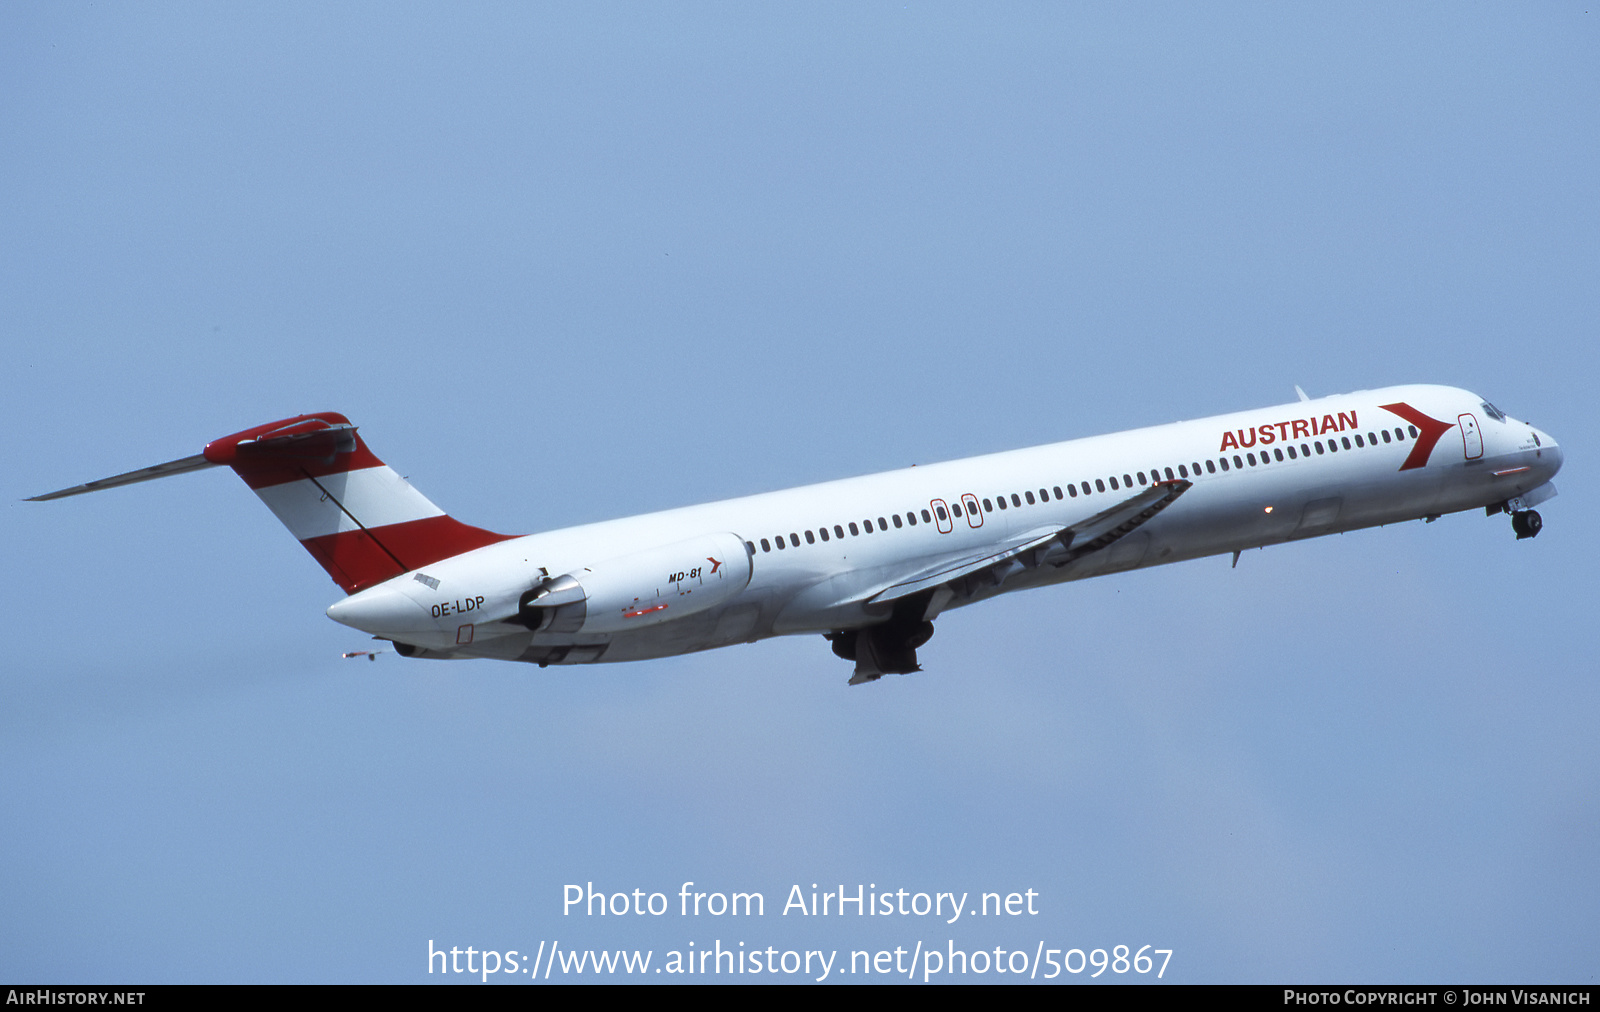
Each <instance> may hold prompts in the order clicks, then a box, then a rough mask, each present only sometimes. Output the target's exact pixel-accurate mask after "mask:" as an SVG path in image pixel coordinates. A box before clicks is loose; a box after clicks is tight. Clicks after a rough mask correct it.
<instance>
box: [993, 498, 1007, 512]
mask: <svg viewBox="0 0 1600 1012" xmlns="http://www.w3.org/2000/svg"><path fill="white" fill-rule="evenodd" d="M995 501H996V502H998V503H999V504H1000V508H1001V509H1006V508H1007V507H1006V497H1005V496H1003V495H1002V496H997V497H996V498H995Z"/></svg>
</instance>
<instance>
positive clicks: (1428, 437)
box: [1378, 401, 1456, 471]
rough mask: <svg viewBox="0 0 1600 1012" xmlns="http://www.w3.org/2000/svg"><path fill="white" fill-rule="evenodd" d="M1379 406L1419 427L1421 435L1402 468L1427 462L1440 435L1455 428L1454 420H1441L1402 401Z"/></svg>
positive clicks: (1419, 465) (1405, 468)
mask: <svg viewBox="0 0 1600 1012" xmlns="http://www.w3.org/2000/svg"><path fill="white" fill-rule="evenodd" d="M1378 407H1380V408H1382V409H1383V410H1385V411H1391V412H1393V413H1395V414H1397V415H1399V416H1400V417H1401V418H1404V419H1405V420H1406V421H1408V422H1410V423H1411V424H1412V425H1415V426H1416V427H1417V431H1418V432H1419V433H1421V435H1419V436H1417V441H1416V442H1415V443H1413V444H1412V445H1411V453H1410V454H1409V455H1407V457H1406V462H1405V463H1404V464H1401V465H1400V470H1402V471H1409V470H1411V469H1412V468H1414V467H1422V466H1423V465H1425V464H1427V462H1428V457H1429V456H1430V455H1431V454H1432V453H1433V448H1434V447H1435V446H1437V445H1438V444H1439V437H1440V436H1442V435H1444V434H1445V433H1446V432H1449V431H1450V430H1451V429H1453V428H1455V427H1456V425H1455V423H1454V422H1441V421H1439V419H1437V418H1432V417H1429V416H1428V415H1425V414H1423V413H1422V412H1420V411H1418V410H1417V409H1416V408H1414V407H1412V406H1411V405H1409V404H1407V403H1406V402H1405V401H1401V402H1400V403H1399V404H1380V405H1378Z"/></svg>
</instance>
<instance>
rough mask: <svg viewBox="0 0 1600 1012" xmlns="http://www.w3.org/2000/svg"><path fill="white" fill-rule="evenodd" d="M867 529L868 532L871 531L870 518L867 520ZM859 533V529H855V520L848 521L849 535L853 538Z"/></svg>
mask: <svg viewBox="0 0 1600 1012" xmlns="http://www.w3.org/2000/svg"><path fill="white" fill-rule="evenodd" d="M867 531H868V532H869V533H870V532H871V531H872V521H871V520H868V521H867ZM860 534H861V531H860V530H859V529H857V527H856V525H855V521H853V520H852V521H851V522H850V536H851V537H852V538H854V537H859V536H860Z"/></svg>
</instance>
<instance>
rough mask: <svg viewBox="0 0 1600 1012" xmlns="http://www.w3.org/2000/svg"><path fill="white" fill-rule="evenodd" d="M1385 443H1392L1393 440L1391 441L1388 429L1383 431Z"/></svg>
mask: <svg viewBox="0 0 1600 1012" xmlns="http://www.w3.org/2000/svg"><path fill="white" fill-rule="evenodd" d="M1383 441H1384V442H1385V443H1388V442H1391V440H1390V439H1389V430H1388V429H1384V430H1383Z"/></svg>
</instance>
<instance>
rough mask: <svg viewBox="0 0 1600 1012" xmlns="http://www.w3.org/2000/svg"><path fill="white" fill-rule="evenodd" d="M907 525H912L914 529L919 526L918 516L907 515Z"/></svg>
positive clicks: (913, 514)
mask: <svg viewBox="0 0 1600 1012" xmlns="http://www.w3.org/2000/svg"><path fill="white" fill-rule="evenodd" d="M906 523H908V524H910V525H911V526H912V527H915V526H917V515H916V514H915V513H907V514H906Z"/></svg>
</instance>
